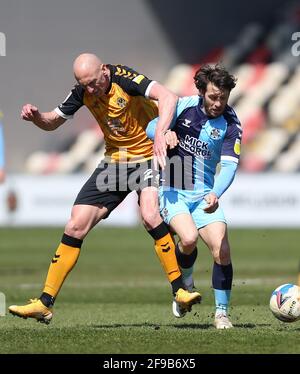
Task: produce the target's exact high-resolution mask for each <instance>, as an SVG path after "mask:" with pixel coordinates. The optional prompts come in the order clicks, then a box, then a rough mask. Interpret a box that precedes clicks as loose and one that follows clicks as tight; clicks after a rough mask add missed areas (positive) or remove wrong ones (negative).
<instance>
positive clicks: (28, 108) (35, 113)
mask: <svg viewBox="0 0 300 374" xmlns="http://www.w3.org/2000/svg"><path fill="white" fill-rule="evenodd" d="M40 117H41V113H40V112H39V110H38V108H37V107H36V106H34V105H31V104H26V105H24V106H23V108H22V112H21V118H22V119H24V120H25V121H30V122H35V121H37V120H39V119H40Z"/></svg>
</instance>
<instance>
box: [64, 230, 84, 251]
mask: <svg viewBox="0 0 300 374" xmlns="http://www.w3.org/2000/svg"><path fill="white" fill-rule="evenodd" d="M61 242H62V243H63V244H65V245H68V246H70V247H74V248H81V246H82V242H83V240H81V239H77V238H73V237H72V236H69V235H67V234H65V233H64V234H63V236H62V238H61Z"/></svg>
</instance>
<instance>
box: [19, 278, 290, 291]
mask: <svg viewBox="0 0 300 374" xmlns="http://www.w3.org/2000/svg"><path fill="white" fill-rule="evenodd" d="M293 282H295V280H293V279H292V277H291V278H278V277H276V278H275V277H274V278H237V279H233V285H234V287H236V286H238V287H241V286H257V285H261V284H264V285H266V284H267V285H274V287H275V286H276V287H277V286H278V285H280V284H284V283H293ZM195 284H196V286H197V287H198V288H201V286H210V285H211V281H210V280H207V279H204V280H201V279H200V278H195ZM166 285H168V281H167V280H166V281H162V280H136V281H135V280H132V281H119V280H113V281H109V282H108V281H101V280H99V282H85V283H78V282H68V283H67V284H65V286H64V287H65V288H99V289H101V288H116V287H121V288H123V287H126V288H136V287H149V288H152V287H163V286H166ZM42 286H43V284H42V283H21V284H20V285H19V286H17V288H20V289H30V288H41V287H42Z"/></svg>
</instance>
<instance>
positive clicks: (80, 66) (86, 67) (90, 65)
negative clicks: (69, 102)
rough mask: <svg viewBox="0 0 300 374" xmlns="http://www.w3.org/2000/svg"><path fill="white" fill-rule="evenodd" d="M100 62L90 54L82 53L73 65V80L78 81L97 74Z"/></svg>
mask: <svg viewBox="0 0 300 374" xmlns="http://www.w3.org/2000/svg"><path fill="white" fill-rule="evenodd" d="M101 65H102V61H101V60H100V59H99V58H98V57H97V56H96V55H94V54H92V53H82V54H81V55H79V56H78V57H77V58H76V59H75V61H74V64H73V71H74V75H75V78H76V79H77V80H80V79H82V78H84V77H85V76H87V75H90V74H95V73H97V70H100V68H101Z"/></svg>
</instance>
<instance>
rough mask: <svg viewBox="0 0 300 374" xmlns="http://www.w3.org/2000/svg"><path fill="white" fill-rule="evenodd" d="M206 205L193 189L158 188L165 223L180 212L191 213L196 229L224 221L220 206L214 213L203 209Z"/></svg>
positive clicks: (168, 222)
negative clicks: (164, 189)
mask: <svg viewBox="0 0 300 374" xmlns="http://www.w3.org/2000/svg"><path fill="white" fill-rule="evenodd" d="M206 205H207V203H206V201H205V200H204V199H203V197H199V196H198V197H197V195H196V194H195V191H188V190H175V189H174V190H172V189H171V190H166V191H163V190H162V188H160V189H159V206H160V214H161V216H162V218H163V220H164V221H165V222H166V223H167V224H170V221H171V219H172V218H173V217H175V216H177V215H178V214H181V213H188V214H191V216H192V218H193V220H194V222H195V225H196V227H197V229H200V228H201V227H204V226H206V225H208V224H209V223H213V222H224V223H226V219H225V216H224V213H223V210H222V208H220V207H219V208H218V209H217V210H216V211H215V212H214V213H206V212H204V210H203V208H204V207H205V206H206Z"/></svg>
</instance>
